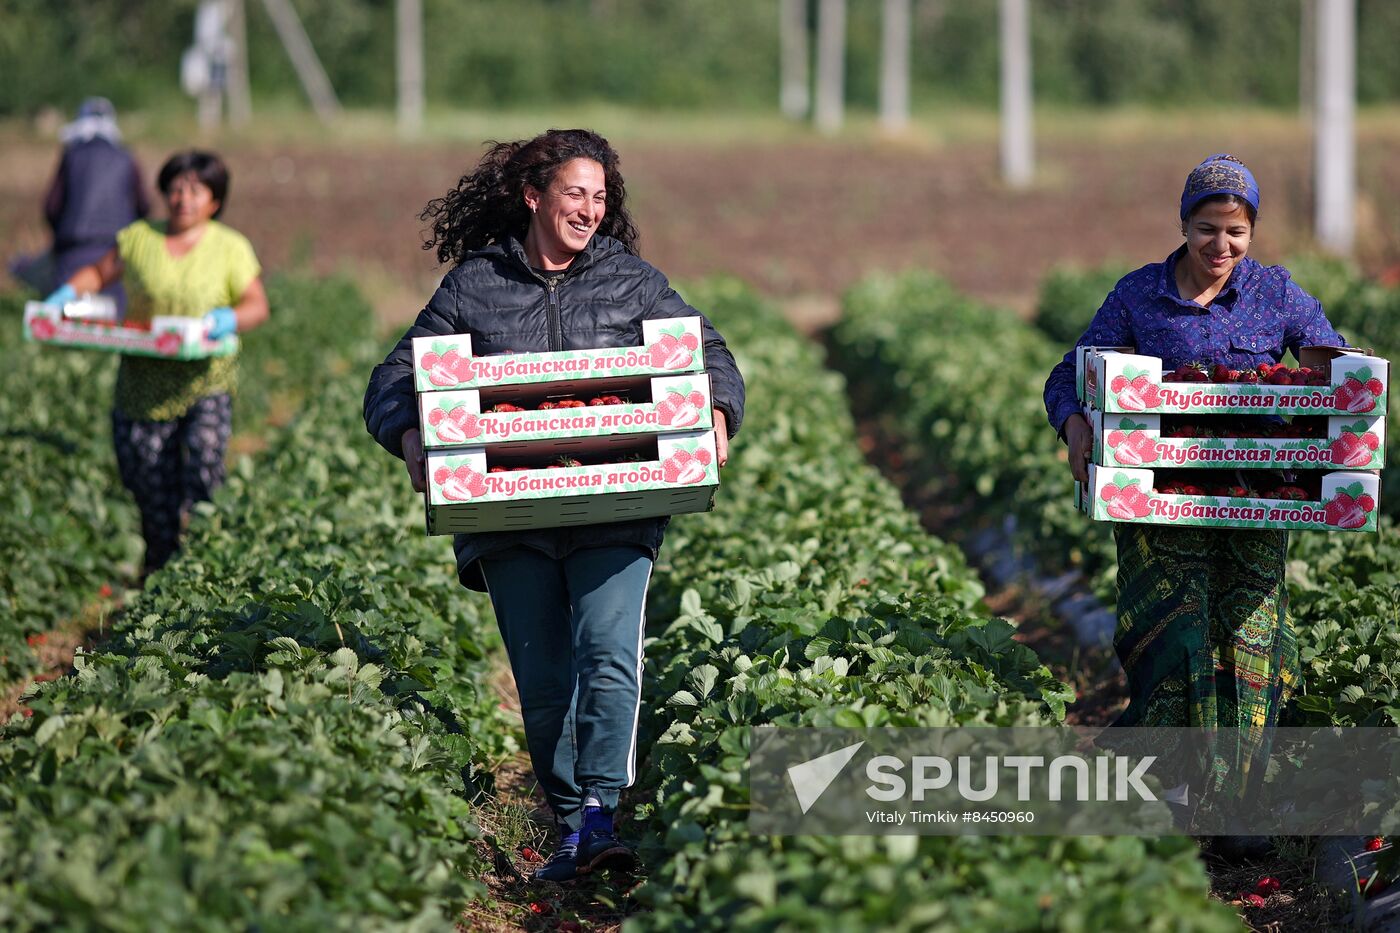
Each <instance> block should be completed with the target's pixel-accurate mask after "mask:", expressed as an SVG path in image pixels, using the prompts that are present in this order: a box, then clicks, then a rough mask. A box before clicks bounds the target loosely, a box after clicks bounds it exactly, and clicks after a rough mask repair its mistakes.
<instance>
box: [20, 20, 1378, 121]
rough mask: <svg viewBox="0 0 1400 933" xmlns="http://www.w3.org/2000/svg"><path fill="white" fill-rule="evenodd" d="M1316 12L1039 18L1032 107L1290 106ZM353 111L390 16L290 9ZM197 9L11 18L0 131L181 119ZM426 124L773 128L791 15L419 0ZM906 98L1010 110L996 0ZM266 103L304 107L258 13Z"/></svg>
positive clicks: (863, 49) (939, 51) (376, 94)
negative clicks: (169, 116)
mask: <svg viewBox="0 0 1400 933" xmlns="http://www.w3.org/2000/svg"><path fill="white" fill-rule="evenodd" d="M1305 2H1306V0H1232V2H1230V3H1220V2H1219V0H1031V4H1030V15H1031V37H1032V62H1033V71H1034V86H1035V94H1036V100H1037V103H1050V104H1070V105H1086V104H1087V105H1110V104H1128V103H1137V104H1147V105H1163V104H1165V105H1174V104H1183V105H1185V104H1193V103H1210V104H1217V105H1218V104H1221V103H1236V104H1256V105H1264V106H1272V107H1280V108H1286V107H1295V106H1297V105H1298V99H1299V77H1300V76H1299V49H1300V43H1301V42H1302V41H1303V40H1302V36H1301V30H1300V18H1301V17H1300V9H1301V5H1302V4H1303V3H1305ZM293 3H294V6H295V8H296V10H297V12H298V13H299V14H300V15H301V18H302V21H303V22H304V23H305V25H306V29H307V32H308V33H309V34H310V36H311V39H312V42H313V43H314V45H315V47H316V51H317V53H318V54H319V56H320V58H321V61H322V63H323V64H324V65H325V68H326V71H327V72H328V73H329V75H330V78H331V81H332V83H333V84H334V86H335V89H336V92H337V93H338V95H339V97H340V100H341V101H342V102H343V103H344V104H346V105H349V106H359V107H386V108H389V107H392V106H393V105H394V91H395V83H394V82H395V72H394V0H293ZM197 5H198V0H84V2H83V3H80V4H79V3H53V2H51V0H0V62H3V73H4V76H5V79H6V80H4V81H0V114H20V115H24V114H31V113H34V112H36V111H38V110H39V109H41V108H44V107H49V106H55V107H59V108H62V109H64V110H68V109H71V108H72V107H73V106H74V105H75V104H76V103H77V102H78V101H79V100H80V99H81V98H82V97H84V96H86V95H89V94H106V95H107V96H109V97H111V98H112V99H113V100H114V101H115V102H116V103H117V105H118V106H119V107H123V108H132V107H147V106H160V105H162V104H168V103H170V102H172V101H178V100H182V99H183V98H182V95H181V92H180V89H179V84H178V75H179V62H180V55H181V53H182V52H183V51H184V49H185V48H186V47H187V46H188V45H190V43H191V38H192V29H193V25H192V24H193V19H194V10H195V7H196V6H197ZM423 6H424V14H423V15H424V37H425V40H424V41H425V48H424V56H425V59H426V93H427V99H428V102H429V104H430V106H441V107H482V108H493V107H501V108H506V107H528V106H548V105H553V104H563V103H578V102H586V101H609V102H613V103H621V104H631V105H639V106H649V107H675V108H707V107H709V108H718V107H724V108H743V109H750V110H763V109H768V108H773V109H776V107H777V100H778V65H779V62H778V11H777V6H778V4H777V0H694V2H677V0H424V4H423ZM880 16H881V2H880V0H849V2H848V13H847V17H848V21H847V59H846V86H847V92H846V93H847V100H848V102H849V103H850V104H851V105H852V106H854V107H857V108H868V109H874V107H875V106H876V99H877V94H878V80H879V55H880ZM1357 18H1358V29H1357V94H1358V99H1359V100H1360V101H1361V102H1363V103H1374V102H1380V101H1391V100H1396V99H1397V98H1400V57H1397V56H1395V55H1394V54H1393V48H1392V47H1393V45H1394V37H1395V36H1397V35H1400V3H1397V2H1395V0H1358V2H1357ZM911 28H912V32H913V37H912V45H913V47H912V51H911V70H912V75H911V77H912V85H913V86H912V97H913V100H914V104H915V106H916V107H917V106H918V105H919V104H920V103H930V102H939V103H946V102H950V101H957V102H961V103H970V104H976V105H984V106H988V107H994V106H996V103H997V55H998V53H997V2H996V0H914V2H913V10H912V21H911ZM248 44H249V61H250V66H251V72H252V86H253V93H254V95H255V97H257V98H258V99H260V100H274V99H277V98H279V97H282V98H288V99H295V98H300V91H299V88H298V85H297V82H296V78H295V75H294V73H293V70H292V66H291V64H290V62H289V61H288V60H287V57H286V54H285V53H284V52H283V51H282V48H281V46H280V44H279V42H278V39H277V36H276V33H275V32H274V30H273V27H272V24H271V22H270V20H269V19H268V17H267V14H266V11H265V10H264V9H263V7H262V5H261V4H260V3H258V2H256V0H249V2H248Z"/></svg>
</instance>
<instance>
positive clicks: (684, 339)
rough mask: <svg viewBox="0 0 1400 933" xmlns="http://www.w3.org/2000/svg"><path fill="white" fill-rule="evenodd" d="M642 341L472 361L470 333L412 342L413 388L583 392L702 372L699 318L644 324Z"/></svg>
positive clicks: (702, 353)
mask: <svg viewBox="0 0 1400 933" xmlns="http://www.w3.org/2000/svg"><path fill="white" fill-rule="evenodd" d="M642 341H643V342H642V346H640V347H608V348H604V349H598V350H562V351H559V352H554V353H498V354H492V355H489V356H472V343H471V335H469V334H453V335H447V336H439V337H418V338H415V339H414V341H413V372H414V384H415V386H416V388H417V389H418V391H419V392H434V391H439V390H445V389H457V388H477V389H481V388H486V387H489V386H504V385H530V384H533V383H540V382H553V383H561V384H563V385H562V386H561V388H562V389H564V390H569V389H571V388H576V389H577V390H578V391H587V390H586V389H584V388H583V387H582V386H583V384H585V383H588V382H590V381H593V380H597V379H616V378H620V377H626V376H658V375H667V374H674V373H690V372H700V371H701V370H703V369H704V368H705V353H704V343H703V340H702V332H701V329H700V318H699V317H695V316H691V317H678V318H666V319H661V320H654V321H643V322H642ZM571 383H577V384H578V385H577V386H571V385H570V384H571Z"/></svg>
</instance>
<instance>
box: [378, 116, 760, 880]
mask: <svg viewBox="0 0 1400 933" xmlns="http://www.w3.org/2000/svg"><path fill="white" fill-rule="evenodd" d="M423 219H425V220H430V221H431V222H432V234H431V237H430V239H429V240H428V242H427V245H426V248H430V249H431V248H436V250H437V255H438V258H439V259H440V260H441V261H442V262H452V263H455V264H456V265H455V266H454V268H453V269H452V271H450V272H449V273H448V274H447V276H446V277H445V278H444V279H443V280H442V285H441V286H440V287H439V288H438V290H437V292H436V293H435V294H434V295H433V297H432V299H431V300H430V301H429V302H428V306H427V307H426V308H424V309H423V311H422V312H421V313H420V314H419V315H418V319H417V321H416V322H415V323H414V324H413V326H412V327H410V328H409V329H408V331H407V333H405V334H404V336H403V338H402V339H401V340H400V341H399V342H398V345H397V346H395V347H394V349H393V351H392V352H391V353H390V354H389V356H388V358H387V359H385V361H384V362H383V363H382V364H380V365H379V366H377V367H375V370H374V373H373V374H372V375H371V377H370V383H369V389H368V391H367V392H366V394H365V423H366V425H367V426H368V428H369V431H370V433H371V434H373V435H374V437H375V439H376V440H377V441H378V442H379V443H380V444H381V445H383V446H384V448H385V449H386V450H388V451H389V452H390V453H392V454H394V455H395V456H397V457H402V458H404V460H405V461H406V463H407V466H408V474H409V477H410V479H411V480H412V483H413V488H414V489H416V490H418V491H419V492H422V491H423V489H424V483H425V476H424V456H423V441H422V438H421V437H420V435H419V428H418V414H417V406H416V404H415V399H414V384H413V352H412V340H413V339H414V338H415V337H424V336H430V335H437V334H470V335H471V338H472V350H473V353H474V354H476V353H479V354H482V355H486V354H492V353H505V352H517V353H523V352H534V351H558V350H583V349H595V348H599V347H613V346H629V345H632V346H635V345H638V344H640V343H641V341H642V321H643V320H646V319H651V318H671V317H682V316H687V315H697V314H699V312H698V311H696V310H695V309H694V308H691V307H690V306H689V305H687V304H686V303H685V301H684V300H683V299H682V298H681V297H680V296H679V295H677V294H676V292H675V291H673V290H672V289H671V287H670V285H669V284H668V283H667V281H666V277H665V276H664V275H662V274H661V273H660V272H658V271H657V270H656V269H654V268H653V267H652V266H650V265H648V264H647V263H646V262H644V261H642V260H641V259H640V258H639V257H638V256H637V229H636V227H635V226H634V225H633V223H632V218H631V216H630V215H629V214H628V211H627V203H626V189H625V187H624V185H623V179H622V175H621V173H620V172H619V171H618V156H617V153H616V152H614V151H613V149H612V147H611V146H610V145H608V142H607V140H605V139H603V138H602V137H601V136H599V135H597V134H596V133H592V132H589V131H587V130H550V131H549V132H547V133H544V134H541V135H539V136H536V137H535V138H534V139H530V140H526V141H520V142H511V143H499V144H496V145H494V146H492V147H491V148H490V149H489V150H488V151H487V153H486V155H485V157H484V158H483V159H482V160H481V162H480V163H479V164H478V165H477V166H476V167H475V168H474V169H473V170H472V171H471V172H470V173H468V174H467V175H465V176H464V177H463V178H462V179H461V181H460V182H459V183H458V185H457V187H456V188H455V189H453V190H452V191H449V192H448V193H447V194H446V195H445V196H444V197H442V198H438V199H436V200H434V201H432V202H430V203H429V204H428V206H427V208H426V210H425V211H424V212H423ZM704 343H705V363H706V367H707V369H708V370H709V373H710V377H711V380H712V384H713V388H714V404H715V434H716V441H717V445H718V446H717V452H718V462H719V464H720V465H721V466H723V465H724V463H725V461H726V460H727V459H728V438H729V437H730V436H732V435H733V434H734V433H735V432H736V431H737V430H738V428H739V422H740V420H741V419H742V417H743V413H744V382H743V379H742V378H741V376H740V374H739V370H738V367H737V366H735V364H734V358H733V357H732V356H731V355H730V353H729V350H728V348H727V347H726V346H725V343H724V339H723V338H722V337H721V336H720V335H719V333H718V332H717V331H716V330H715V329H714V327H713V326H712V325H711V324H710V323H709V321H708V320H705V321H704ZM666 522H667V520H666V519H664V518H648V519H639V520H634V521H627V522H615V523H610V524H601V525H589V526H583V527H573V528H552V529H545V530H536V531H522V532H498V533H487V534H471V535H457V536H456V539H455V541H454V548H455V550H456V554H457V570H458V574H459V577H460V579H461V582H462V584H463V585H464V586H466V587H468V588H471V589H476V590H485V591H487V592H488V593H489V595H490V598H491V604H492V606H493V607H494V609H495V611H496V620H497V623H498V624H499V626H500V630H501V636H502V638H503V639H504V641H505V646H506V653H507V654H508V655H509V658H510V665H511V670H512V672H513V673H514V675H515V682H516V686H517V687H518V689H519V693H520V705H521V713H522V715H523V717H524V720H525V738H526V744H527V745H528V747H529V751H530V761H531V763H532V765H533V766H534V771H535V777H536V778H537V779H538V780H539V784H540V788H541V790H543V792H544V795H545V797H546V799H547V800H548V802H549V806H550V808H551V809H552V810H553V813H554V818H555V820H556V823H557V827H558V830H559V844H558V847H557V848H556V849H555V851H554V853H553V855H552V856H551V857H550V858H549V860H548V861H547V862H546V863H545V864H544V866H542V867H541V868H540V869H539V870H538V871H536V872H535V877H536V879H538V880H542V881H556V882H562V881H569V880H571V879H573V878H574V877H575V876H576V875H579V874H586V873H588V872H594V871H598V870H599V869H602V868H604V867H607V868H610V869H611V868H628V867H631V866H632V865H633V864H634V862H635V855H634V853H633V852H632V850H631V849H630V848H629V847H627V846H626V845H624V844H622V843H621V842H620V841H619V840H618V838H617V833H616V829H615V827H614V825H613V813H614V810H615V808H616V807H617V802H618V795H619V792H620V791H621V790H622V789H623V788H625V787H628V786H630V785H631V784H632V781H633V779H634V777H635V774H636V758H637V722H638V715H639V713H640V710H641V703H642V696H641V674H642V638H643V634H644V631H645V627H646V619H645V606H646V591H647V584H648V581H649V580H650V578H651V570H652V564H653V562H654V561H655V560H656V557H657V552H658V550H659V549H660V547H661V539H662V534H663V532H664V530H665V527H666Z"/></svg>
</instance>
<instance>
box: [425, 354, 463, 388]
mask: <svg viewBox="0 0 1400 933" xmlns="http://www.w3.org/2000/svg"><path fill="white" fill-rule="evenodd" d="M428 381H429V382H431V383H432V384H433V385H435V386H444V387H445V386H455V385H456V384H457V382H458V379H457V374H456V373H454V372H453V371H452V370H451V369H448V368H447V367H446V366H444V365H443V363H442V360H438V361H437V362H436V363H435V364H433V365H432V366H431V367H429V369H428Z"/></svg>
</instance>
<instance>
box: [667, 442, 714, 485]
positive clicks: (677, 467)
mask: <svg viewBox="0 0 1400 933" xmlns="http://www.w3.org/2000/svg"><path fill="white" fill-rule="evenodd" d="M661 475H662V477H663V478H664V479H665V480H666V482H668V483H678V484H680V485H686V484H689V483H698V482H700V481H701V480H703V479H704V478H705V464H703V463H701V462H700V461H699V460H698V459H696V457H695V455H694V454H692V453H691V452H690V451H688V450H678V451H676V452H675V453H673V454H672V455H671V456H670V457H669V458H667V459H666V461H665V462H664V463H662V464H661Z"/></svg>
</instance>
